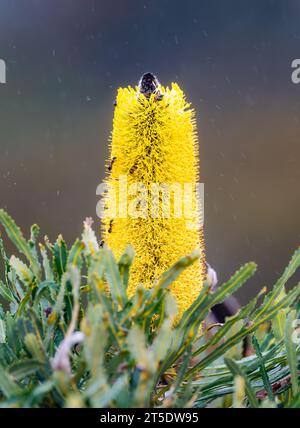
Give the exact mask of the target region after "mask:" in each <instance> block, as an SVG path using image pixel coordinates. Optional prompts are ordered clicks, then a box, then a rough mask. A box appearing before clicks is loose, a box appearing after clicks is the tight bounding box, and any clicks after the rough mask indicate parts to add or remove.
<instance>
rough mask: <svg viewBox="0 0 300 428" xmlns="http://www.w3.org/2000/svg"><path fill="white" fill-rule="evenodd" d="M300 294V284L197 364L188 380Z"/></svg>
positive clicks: (188, 375)
mask: <svg viewBox="0 0 300 428" xmlns="http://www.w3.org/2000/svg"><path fill="white" fill-rule="evenodd" d="M299 294H300V283H299V284H298V285H297V286H296V287H295V288H294V289H293V290H292V291H290V292H289V293H288V294H287V295H286V296H285V297H284V298H283V299H282V300H281V301H280V302H278V303H277V304H276V305H275V306H272V307H271V308H270V310H269V311H268V312H267V313H264V311H262V313H263V314H264V316H263V317H262V318H260V319H259V320H256V321H255V322H251V323H250V325H248V326H245V327H243V328H242V329H241V330H240V331H239V332H238V333H236V334H235V335H234V336H232V337H230V338H229V339H228V340H226V342H224V343H222V344H221V345H220V346H218V347H217V348H216V349H214V350H213V351H212V352H211V353H210V354H209V355H207V356H206V357H204V358H203V359H202V360H201V361H199V362H198V363H197V364H195V366H194V367H193V368H192V369H190V370H189V372H188V373H187V378H190V377H191V376H192V375H193V374H194V373H196V372H201V370H203V369H204V368H205V367H207V366H208V365H209V364H211V363H212V362H213V361H215V360H216V359H217V358H219V357H221V356H222V355H224V354H225V352H226V351H227V350H228V349H230V348H231V347H232V346H234V345H236V344H237V343H239V342H240V341H241V340H243V338H244V337H246V336H247V335H249V334H250V333H252V332H253V331H255V330H256V329H257V327H258V326H259V325H261V324H263V323H264V322H266V321H269V320H270V319H272V318H273V317H274V316H275V315H276V314H277V313H278V311H279V310H281V309H283V308H286V307H288V306H289V305H290V304H291V303H292V302H293V301H294V300H295V299H296V298H297V297H298V296H299Z"/></svg>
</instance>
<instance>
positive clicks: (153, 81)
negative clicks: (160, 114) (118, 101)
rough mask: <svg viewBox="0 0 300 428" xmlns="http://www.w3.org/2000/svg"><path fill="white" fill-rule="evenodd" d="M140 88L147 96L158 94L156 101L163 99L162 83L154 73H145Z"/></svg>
mask: <svg viewBox="0 0 300 428" xmlns="http://www.w3.org/2000/svg"><path fill="white" fill-rule="evenodd" d="M138 86H139V90H140V93H141V94H144V95H145V97H146V98H150V96H151V95H152V94H156V97H155V99H156V101H161V100H162V99H163V97H164V96H163V95H162V94H161V93H160V92H159V86H160V83H159V81H158V79H157V77H156V76H155V75H154V74H153V73H145V74H143V76H142V77H141V79H140V81H139V85H138Z"/></svg>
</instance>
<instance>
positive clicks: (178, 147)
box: [102, 83, 206, 315]
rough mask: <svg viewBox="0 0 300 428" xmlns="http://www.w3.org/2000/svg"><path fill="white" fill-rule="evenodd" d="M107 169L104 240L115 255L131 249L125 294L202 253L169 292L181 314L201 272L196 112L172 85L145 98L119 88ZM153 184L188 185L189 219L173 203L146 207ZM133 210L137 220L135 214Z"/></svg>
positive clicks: (200, 280) (194, 295) (199, 284)
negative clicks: (132, 255) (182, 259)
mask: <svg viewBox="0 0 300 428" xmlns="http://www.w3.org/2000/svg"><path fill="white" fill-rule="evenodd" d="M158 94H159V96H158ZM108 170H109V175H108V177H107V180H106V182H107V185H108V186H109V190H108V193H107V195H106V197H105V205H106V208H108V209H107V210H106V211H105V214H104V218H103V221H102V234H103V239H104V242H105V244H106V245H107V246H108V247H109V248H111V249H112V251H113V252H114V253H115V255H116V257H120V256H121V254H122V252H123V251H124V249H125V247H126V246H127V245H128V244H131V245H132V246H133V248H134V251H135V259H134V262H133V265H132V268H131V272H130V282H129V287H128V293H129V295H132V293H133V292H134V291H135V289H136V287H137V286H138V285H139V284H142V285H143V286H144V287H146V288H149V287H152V286H153V285H154V284H155V282H156V281H157V279H158V278H159V276H160V275H161V274H162V273H163V272H164V271H166V270H167V269H168V268H170V267H171V266H172V265H173V264H174V263H175V262H176V261H178V259H179V258H180V257H183V256H185V255H187V254H189V253H191V252H192V251H194V250H195V249H200V252H201V258H200V260H199V261H198V262H196V263H194V264H193V265H192V266H190V267H189V268H188V269H186V270H185V271H184V272H183V273H182V274H181V275H180V276H179V277H178V279H177V280H176V281H175V282H174V283H173V284H172V285H171V287H170V288H171V291H172V293H173V295H174V296H175V297H176V300H177V305H178V308H179V315H181V314H182V313H183V311H184V310H186V309H187V308H188V307H189V306H190V305H191V304H192V303H193V301H194V300H195V299H196V298H197V296H198V295H199V292H200V290H201V287H202V284H203V281H204V278H205V272H206V267H205V256H204V239H203V230H202V227H201V225H199V206H197V204H198V202H197V198H196V183H197V182H198V178H199V166H198V140H197V134H196V123H195V114H194V111H193V110H192V109H191V108H190V104H188V103H187V102H186V100H185V96H184V94H183V92H182V90H181V89H180V88H179V86H178V85H177V84H174V83H173V84H172V85H171V87H170V88H168V87H166V88H165V87H162V86H160V85H159V87H158V92H157V93H152V94H149V95H148V96H147V95H145V94H143V93H141V92H140V89H139V87H136V88H132V87H128V88H120V89H119V90H118V95H117V99H116V109H115V114H114V120H113V132H112V139H111V153H110V160H109V163H108ZM137 183H139V184H137ZM153 183H156V184H159V185H160V184H163V185H166V184H167V185H169V186H171V188H172V189H173V187H174V188H175V189H180V188H181V189H183V190H182V191H184V188H185V186H186V184H187V183H188V184H190V185H191V189H192V192H191V194H190V199H191V200H192V201H190V202H192V203H193V205H194V206H195V207H196V209H195V210H193V212H192V214H191V213H189V215H188V218H187V216H186V215H185V213H184V209H185V208H183V209H182V212H183V215H181V216H178V213H177V214H176V209H177V210H178V208H179V210H180V207H178V206H177V208H176V203H175V199H174V198H172V197H171V198H170V213H169V214H168V213H164V212H163V211H162V209H161V208H159V207H157V205H155V204H151V203H149V204H148V205H145V203H144V202H145V199H144V196H145V191H146V193H147V195H148V196H149V195H152V194H153ZM172 186H173V187H172ZM128 189H131V191H130V190H129V191H128ZM132 189H135V192H132ZM113 192H114V193H113ZM134 193H135V194H134ZM137 195H139V197H140V198H137ZM159 195H160V194H159ZM156 196H157V195H156ZM156 201H157V200H156ZM159 203H162V196H161V195H160V196H159ZM182 204H183V205H184V200H183V202H182ZM111 205H114V207H117V212H112V211H111ZM157 210H158V211H157ZM132 212H134V213H136V212H137V213H139V215H138V216H132V215H131V213H132ZM153 212H156V214H157V213H158V214H159V215H156V216H155V215H153Z"/></svg>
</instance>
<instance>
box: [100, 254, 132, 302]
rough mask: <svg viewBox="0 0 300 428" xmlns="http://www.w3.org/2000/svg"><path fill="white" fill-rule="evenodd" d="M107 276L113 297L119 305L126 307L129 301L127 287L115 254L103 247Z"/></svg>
mask: <svg viewBox="0 0 300 428" xmlns="http://www.w3.org/2000/svg"><path fill="white" fill-rule="evenodd" d="M103 254H104V263H105V276H106V278H107V281H108V284H109V289H110V292H111V297H112V299H113V300H114V302H115V303H116V305H117V306H119V305H120V306H121V307H124V306H125V305H126V303H127V301H128V298H127V294H126V289H125V287H124V284H123V281H122V279H121V276H120V272H119V269H118V265H117V263H116V260H115V258H114V256H113V253H112V252H111V251H110V250H109V249H107V248H104V249H103Z"/></svg>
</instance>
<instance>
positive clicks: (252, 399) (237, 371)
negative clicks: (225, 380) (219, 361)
mask: <svg viewBox="0 0 300 428" xmlns="http://www.w3.org/2000/svg"><path fill="white" fill-rule="evenodd" d="M225 364H226V365H227V366H228V368H229V370H230V371H231V373H232V374H233V376H234V377H235V376H239V377H241V378H243V379H244V382H245V391H246V394H247V397H248V400H249V404H250V406H251V407H253V408H258V407H259V403H258V400H257V398H256V394H255V391H254V390H253V388H252V386H251V383H250V381H249V379H248V377H247V376H246V374H245V373H244V371H243V370H242V369H241V368H240V367H239V366H238V364H237V363H236V362H235V361H233V360H231V359H229V358H225Z"/></svg>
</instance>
